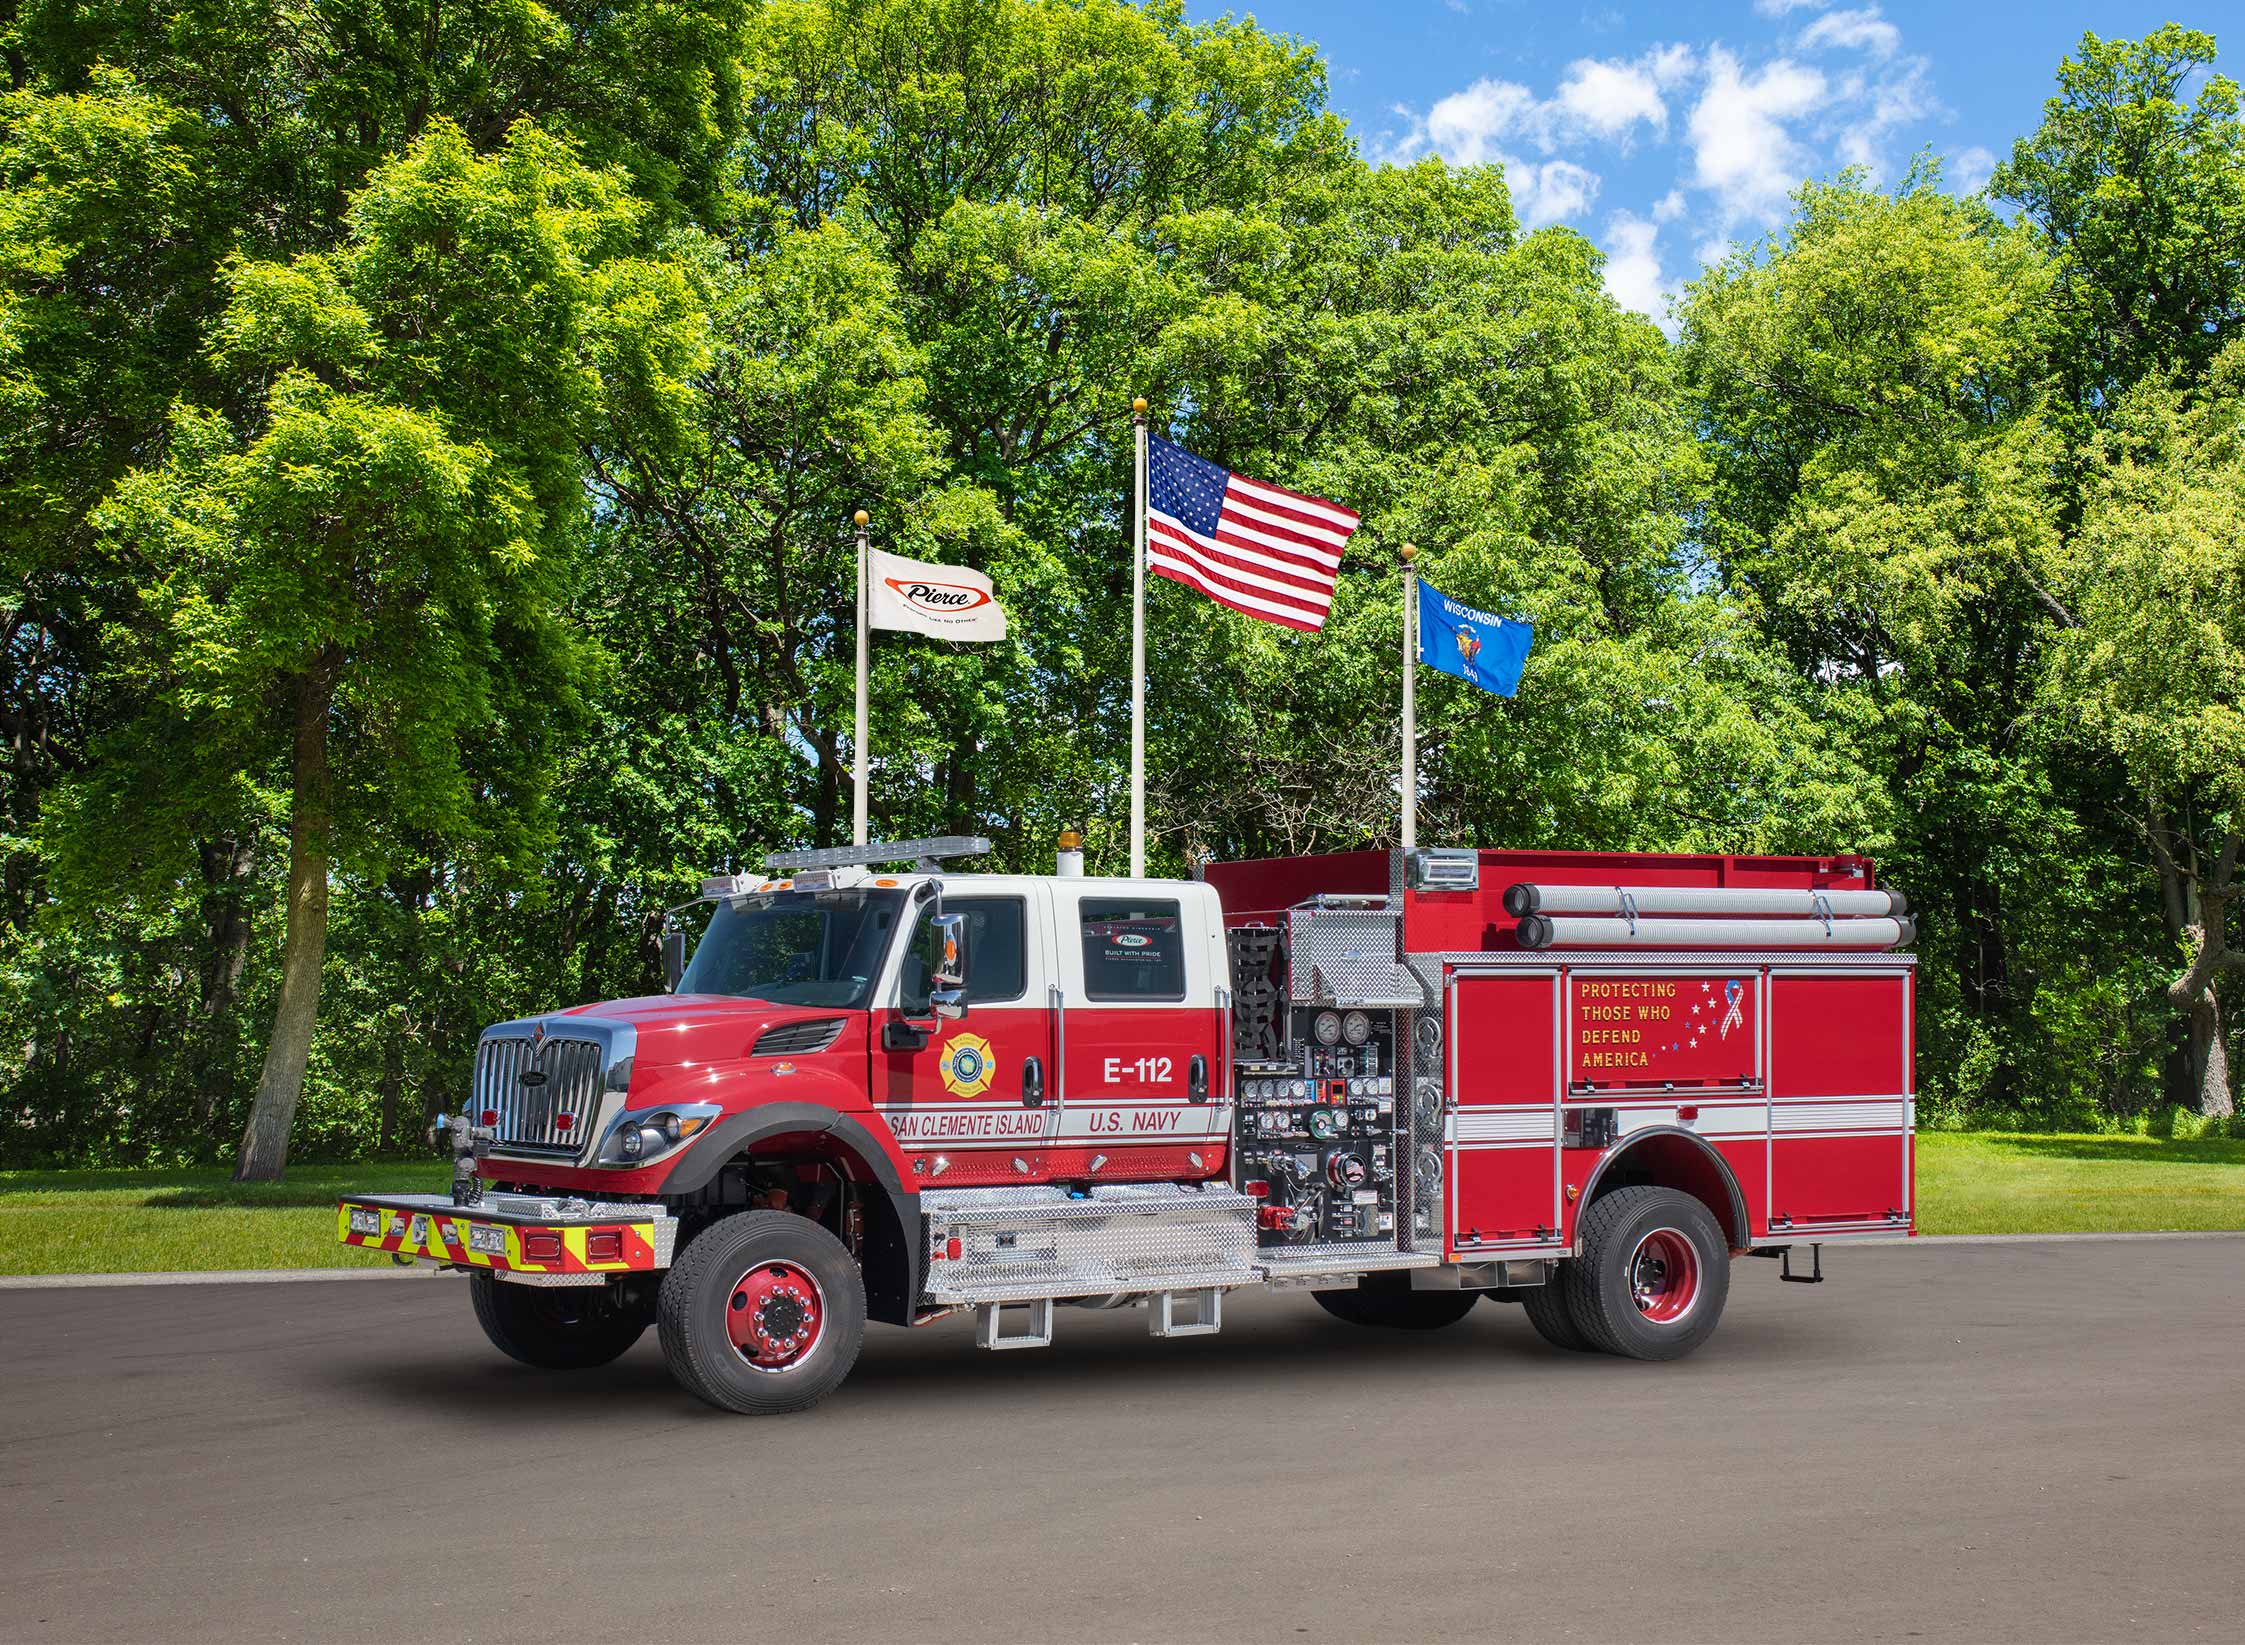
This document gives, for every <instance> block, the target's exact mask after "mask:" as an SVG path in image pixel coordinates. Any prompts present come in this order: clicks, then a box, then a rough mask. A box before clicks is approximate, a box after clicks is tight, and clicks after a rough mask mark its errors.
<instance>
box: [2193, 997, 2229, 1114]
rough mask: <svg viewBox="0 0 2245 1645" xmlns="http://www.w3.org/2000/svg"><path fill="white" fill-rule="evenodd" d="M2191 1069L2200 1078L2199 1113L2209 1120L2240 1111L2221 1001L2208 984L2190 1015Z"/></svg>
mask: <svg viewBox="0 0 2245 1645" xmlns="http://www.w3.org/2000/svg"><path fill="white" fill-rule="evenodd" d="M2190 1042H2191V1043H2190V1052H2191V1067H2192V1069H2193V1070H2194V1071H2195V1072H2196V1073H2197V1076H2198V1111H2199V1113H2200V1114H2201V1115H2203V1116H2204V1117H2205V1118H2207V1119H2225V1120H2226V1119H2228V1118H2229V1117H2230V1116H2231V1115H2233V1114H2235V1113H2236V1112H2237V1102H2236V1099H2235V1097H2234V1096H2232V1094H2231V1092H2230V1088H2229V1046H2228V1043H2227V1042H2226V1041H2225V1040H2224V1039H2223V1038H2222V1002H2221V998H2220V996H2219V995H2217V994H2216V993H2215V992H2214V989H2213V986H2212V984H2208V985H2207V989H2206V992H2205V994H2204V995H2203V996H2202V997H2201V998H2200V999H2199V1001H2198V1002H2197V1004H2196V1005H2195V1006H2194V1007H2193V1009H2192V1011H2191V1014H2190Z"/></svg>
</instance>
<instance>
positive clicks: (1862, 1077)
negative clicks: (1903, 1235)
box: [1769, 967, 1915, 1232]
mask: <svg viewBox="0 0 2245 1645" xmlns="http://www.w3.org/2000/svg"><path fill="white" fill-rule="evenodd" d="M1910 982H1911V976H1910V973H1909V971H1908V970H1906V969H1903V968H1900V967H1897V968H1895V969H1893V970H1883V969H1882V970H1868V969H1867V970H1863V971H1852V972H1832V971H1811V972H1787V971H1782V970H1774V969H1773V970H1772V971H1771V973H1770V979H1769V987H1770V1030H1769V1033H1770V1041H1769V1043H1770V1073H1769V1095H1770V1200H1769V1215H1770V1222H1771V1227H1772V1231H1773V1232H1785V1231H1787V1230H1788V1228H1789V1229H1790V1230H1792V1231H1800V1230H1802V1229H1806V1228H1817V1227H1823V1228H1838V1227H1864V1226H1869V1227H1895V1226H1898V1225H1901V1224H1903V1223H1906V1222H1907V1220H1908V1218H1909V1215H1910V1140H1911V1131H1912V1129H1913V1124H1914V1113H1913V1110H1914V1108H1915V1103H1914V1101H1913V1098H1912V1095H1911V1083H1912V1067H1911V1063H1912V1058H1911V1049H1910Z"/></svg>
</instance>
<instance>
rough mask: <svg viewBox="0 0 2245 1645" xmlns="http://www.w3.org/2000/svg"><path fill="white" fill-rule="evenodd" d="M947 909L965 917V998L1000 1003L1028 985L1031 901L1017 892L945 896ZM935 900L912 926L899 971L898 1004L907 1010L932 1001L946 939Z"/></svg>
mask: <svg viewBox="0 0 2245 1645" xmlns="http://www.w3.org/2000/svg"><path fill="white" fill-rule="evenodd" d="M943 912H944V913H946V914H964V915H966V917H967V1003H968V1004H969V1005H999V1004H1003V1003H1004V1002H1005V1001H1007V1000H1017V999H1019V998H1021V996H1022V995H1023V994H1024V993H1025V992H1027V991H1028V986H1029V984H1028V976H1029V966H1028V954H1027V947H1028V927H1029V920H1028V905H1027V904H1026V903H1024V902H1023V901H1022V900H1021V899H1020V898H1019V897H945V898H944V899H943ZM935 913H936V905H935V904H934V903H932V902H931V903H929V904H927V905H926V906H925V907H924V908H923V909H922V910H921V912H920V921H919V924H917V925H915V926H914V927H913V928H912V945H911V947H909V948H907V949H906V950H905V952H904V962H903V964H902V966H901V967H899V971H898V986H897V1004H898V1005H899V1007H901V1008H902V1010H903V1011H904V1013H905V1015H906V1016H925V1015H927V1013H928V1011H929V1009H930V1007H929V1003H928V995H929V992H930V990H931V988H932V987H933V983H932V981H931V979H932V978H933V977H934V976H935V969H936V965H937V963H938V962H939V961H940V960H941V959H942V958H943V944H942V943H941V942H940V941H938V940H937V938H936V934H935Z"/></svg>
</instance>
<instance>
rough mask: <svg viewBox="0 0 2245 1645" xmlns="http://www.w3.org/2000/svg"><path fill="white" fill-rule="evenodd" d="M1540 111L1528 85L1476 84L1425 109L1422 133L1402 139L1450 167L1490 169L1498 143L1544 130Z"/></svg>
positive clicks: (1497, 82) (1493, 82) (1497, 81)
mask: <svg viewBox="0 0 2245 1645" xmlns="http://www.w3.org/2000/svg"><path fill="white" fill-rule="evenodd" d="M1541 107H1542V105H1540V104H1539V103H1538V102H1537V101H1536V94H1535V93H1534V92H1532V91H1530V90H1529V89H1528V88H1527V87H1526V86H1522V85H1516V84H1515V83H1513V82H1512V81H1510V80H1476V81H1474V83H1473V84H1472V85H1470V86H1468V87H1466V89H1465V90H1463V91H1454V92H1452V93H1451V94H1450V95H1449V96H1447V97H1445V98H1443V99H1442V100H1441V101H1440V102H1438V103H1436V104H1435V105H1434V107H1432V108H1431V109H1429V110H1427V117H1426V122H1425V125H1424V127H1423V129H1421V130H1419V131H1415V132H1413V133H1412V135H1411V136H1410V137H1408V138H1406V139H1405V140H1404V141H1405V143H1406V144H1407V145H1409V144H1414V143H1415V144H1417V145H1418V146H1420V147H1424V148H1430V149H1432V150H1434V152H1435V153H1437V154H1439V155H1441V156H1442V157H1443V158H1444V159H1445V160H1448V161H1449V162H1450V163H1451V164H1452V165H1456V166H1481V165H1487V164H1488V163H1489V162H1490V161H1492V160H1494V159H1496V158H1497V155H1498V148H1497V145H1498V144H1499V143H1500V142H1502V141H1503V140H1504V139H1505V138H1507V137H1512V136H1516V135H1529V134H1533V133H1534V132H1535V131H1537V130H1538V129H1540V128H1541V126H1542V125H1543V123H1544V122H1543V117H1542V114H1541Z"/></svg>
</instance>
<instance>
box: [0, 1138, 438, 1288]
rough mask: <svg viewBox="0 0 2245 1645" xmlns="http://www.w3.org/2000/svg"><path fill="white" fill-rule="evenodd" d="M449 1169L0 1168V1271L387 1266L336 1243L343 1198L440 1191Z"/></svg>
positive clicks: (401, 1165) (419, 1165)
mask: <svg viewBox="0 0 2245 1645" xmlns="http://www.w3.org/2000/svg"><path fill="white" fill-rule="evenodd" d="M451 1181H452V1166H451V1163H450V1162H449V1161H448V1160H441V1159H426V1160H408V1161H398V1160H382V1161H376V1162H373V1163H361V1164H358V1165H292V1166H290V1167H289V1169H288V1180H287V1181H285V1182H272V1183H249V1184H242V1183H236V1182H233V1181H231V1180H230V1179H229V1177H228V1175H227V1173H226V1172H225V1171H224V1170H208V1171H0V1274H111V1273H129V1272H135V1271H138V1272H149V1271H152V1270H178V1269H188V1268H370V1267H379V1266H381V1265H383V1264H386V1263H387V1262H388V1261H389V1260H390V1259H389V1258H388V1257H385V1256H382V1255H380V1254H379V1253H377V1254H373V1255H369V1254H368V1253H366V1252H364V1251H354V1250H352V1249H350V1248H349V1247H347V1246H343V1245H338V1244H337V1243H336V1240H335V1196H336V1195H337V1194H338V1193H341V1192H344V1191H347V1190H358V1191H361V1192H364V1191H369V1190H380V1191H386V1192H389V1193H393V1194H410V1193H424V1194H437V1193H443V1192H445V1191H446V1189H447V1188H448V1187H449V1186H450V1184H451Z"/></svg>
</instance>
